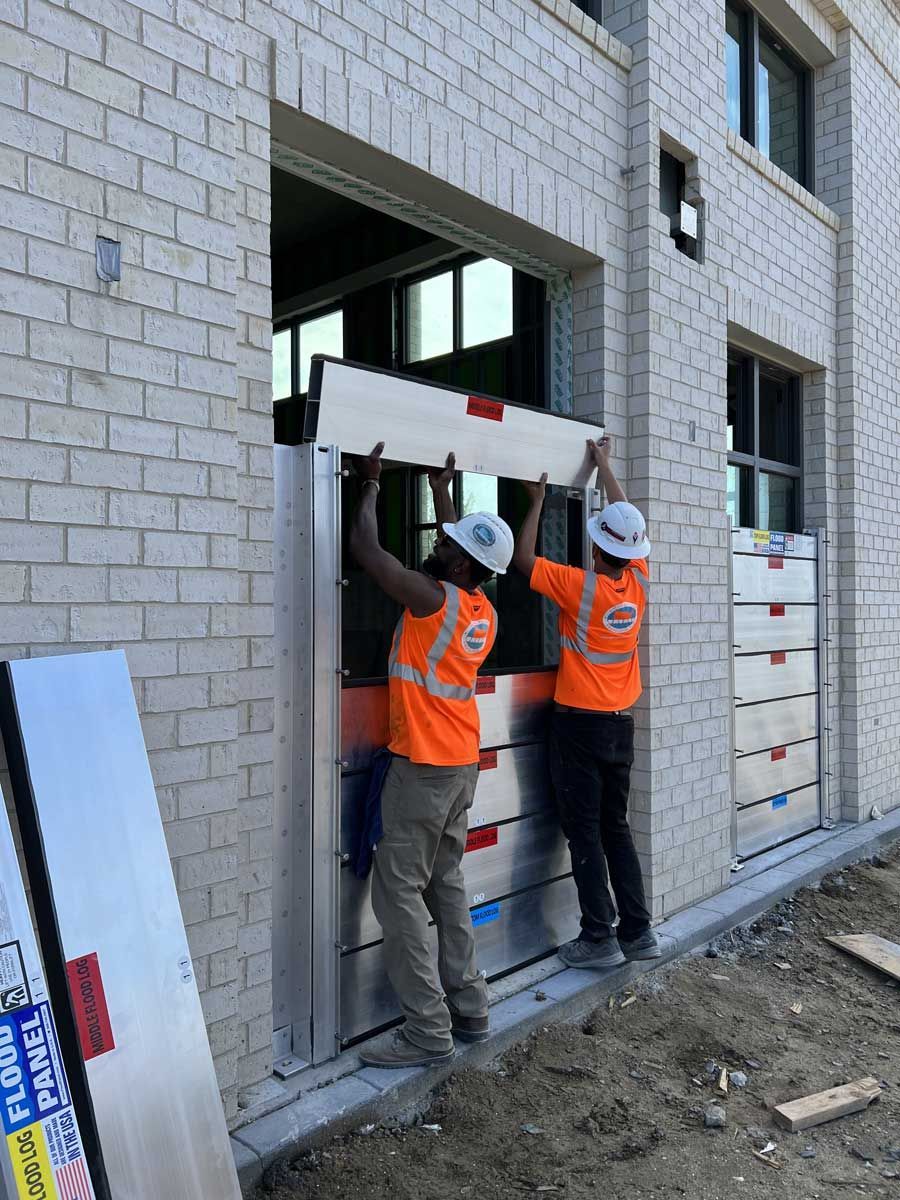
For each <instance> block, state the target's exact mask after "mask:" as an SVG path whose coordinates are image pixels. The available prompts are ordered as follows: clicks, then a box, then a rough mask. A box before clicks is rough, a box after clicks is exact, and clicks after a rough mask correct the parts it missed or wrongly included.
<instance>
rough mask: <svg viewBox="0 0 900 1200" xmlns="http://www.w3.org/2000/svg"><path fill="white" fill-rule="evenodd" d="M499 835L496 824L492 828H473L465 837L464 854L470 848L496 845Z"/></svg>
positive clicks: (477, 848) (480, 848)
mask: <svg viewBox="0 0 900 1200" xmlns="http://www.w3.org/2000/svg"><path fill="white" fill-rule="evenodd" d="M499 836H500V834H499V831H498V829H497V827H496V825H495V826H494V827H493V828H492V829H473V830H472V832H471V833H470V834H469V836H468V837H467V838H466V851H465V852H466V854H468V853H469V851H470V850H484V849H485V847H486V846H496V845H497V839H498V838H499Z"/></svg>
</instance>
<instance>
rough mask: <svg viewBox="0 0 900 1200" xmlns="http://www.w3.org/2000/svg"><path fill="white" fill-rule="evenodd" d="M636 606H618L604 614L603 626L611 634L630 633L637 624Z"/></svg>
mask: <svg viewBox="0 0 900 1200" xmlns="http://www.w3.org/2000/svg"><path fill="white" fill-rule="evenodd" d="M637 619H638V610H637V605H636V604H617V605H616V606H615V607H614V608H608V609H607V610H606V612H605V613H604V614H603V624H604V626H605V627H606V628H607V629H608V630H609V632H610V633H630V631H631V630H632V629H634V627H635V625H636V624H637Z"/></svg>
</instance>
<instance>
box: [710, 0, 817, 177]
mask: <svg viewBox="0 0 900 1200" xmlns="http://www.w3.org/2000/svg"><path fill="white" fill-rule="evenodd" d="M725 80H726V100H727V108H728V124H729V126H730V127H731V128H732V129H733V130H734V131H735V133H738V134H740V135H741V137H743V138H745V139H746V140H747V141H748V142H752V143H753V145H754V146H756V147H757V149H758V150H759V151H760V153H761V154H764V155H765V156H766V158H768V159H770V160H771V161H772V162H773V163H774V164H775V166H776V167H780V168H781V169H782V170H783V171H785V172H786V173H787V174H788V175H790V176H791V178H792V179H796V180H797V182H798V183H800V184H802V185H803V186H804V187H806V188H809V189H810V190H811V191H812V190H813V159H812V140H813V139H812V128H813V73H812V71H811V70H810V69H809V68H808V67H807V66H806V65H805V64H804V63H802V62H801V61H800V59H798V58H797V57H796V55H794V54H792V53H791V51H790V50H788V49H787V47H785V46H784V44H783V42H782V41H781V39H780V38H779V36H778V35H777V34H775V33H774V32H773V31H772V30H770V29H769V28H768V26H767V25H765V24H764V22H762V21H761V20H760V19H759V17H758V16H757V15H756V13H755V12H754V11H753V10H752V9H750V8H747V7H744V6H742V5H741V4H740V3H738V2H735V0H729V3H728V4H727V5H726V8H725Z"/></svg>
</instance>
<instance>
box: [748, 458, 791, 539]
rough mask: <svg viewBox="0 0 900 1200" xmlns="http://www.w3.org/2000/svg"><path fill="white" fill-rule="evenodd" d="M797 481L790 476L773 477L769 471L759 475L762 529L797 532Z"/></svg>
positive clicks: (758, 524)
mask: <svg viewBox="0 0 900 1200" xmlns="http://www.w3.org/2000/svg"><path fill="white" fill-rule="evenodd" d="M797 482H798V481H797V480H794V479H791V478H790V477H789V476H788V475H773V474H769V473H768V472H767V471H760V473H759V518H758V520H757V526H758V528H760V529H780V530H783V531H784V532H785V533H794V532H796V530H795V528H794V525H795V521H796V497H795V488H796V484H797Z"/></svg>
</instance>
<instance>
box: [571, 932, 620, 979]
mask: <svg viewBox="0 0 900 1200" xmlns="http://www.w3.org/2000/svg"><path fill="white" fill-rule="evenodd" d="M556 953H557V954H558V955H559V957H560V958H561V959H562V960H563V962H564V963H565V964H566V966H567V967H577V968H578V969H579V970H591V969H593V970H597V971H602V970H603V969H604V968H606V967H620V966H621V965H622V963H623V962H625V955H624V954H623V953H622V951H621V950H620V949H619V943H618V942H617V941H616V939H615V938H614V937H611V938H606V939H605V940H604V941H602V942H589V941H586V940H585V939H584V938H576V939H575V941H574V942H566V944H565V945H564V946H560V948H559V949H558V950H557V952H556Z"/></svg>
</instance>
